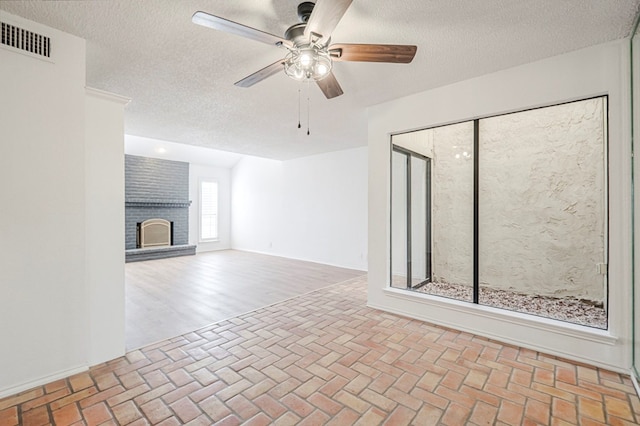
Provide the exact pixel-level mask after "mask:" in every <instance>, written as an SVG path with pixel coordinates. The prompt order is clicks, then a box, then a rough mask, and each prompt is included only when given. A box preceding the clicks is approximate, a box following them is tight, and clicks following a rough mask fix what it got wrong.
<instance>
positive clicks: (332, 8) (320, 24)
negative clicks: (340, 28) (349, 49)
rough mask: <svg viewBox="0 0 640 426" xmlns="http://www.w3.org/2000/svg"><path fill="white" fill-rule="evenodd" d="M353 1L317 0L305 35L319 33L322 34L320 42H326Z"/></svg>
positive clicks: (322, 43)
mask: <svg viewBox="0 0 640 426" xmlns="http://www.w3.org/2000/svg"><path fill="white" fill-rule="evenodd" d="M352 1H353V0H317V1H316V5H315V6H314V7H313V12H311V16H310V17H309V21H308V22H307V26H306V28H305V29H304V36H305V37H307V38H309V37H310V36H311V35H312V33H315V34H319V35H320V36H321V38H320V41H319V44H321V45H324V44H326V43H327V42H328V41H329V38H330V37H331V33H332V32H333V30H334V29H335V28H336V25H338V22H340V19H342V16H343V15H344V14H345V12H346V11H347V9H348V8H349V6H350V5H351V2H352Z"/></svg>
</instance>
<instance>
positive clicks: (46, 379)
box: [0, 365, 89, 398]
mask: <svg viewBox="0 0 640 426" xmlns="http://www.w3.org/2000/svg"><path fill="white" fill-rule="evenodd" d="M88 370H89V367H88V366H86V365H85V366H82V367H75V368H70V369H68V370H63V371H59V372H57V373H54V374H50V375H48V376H43V377H40V378H38V379H34V380H31V381H28V382H25V383H21V384H19V385H16V386H12V387H10V388H6V389H1V390H0V398H5V397H7V396H11V395H15V394H18V393H20V392H24V391H26V390H29V389H33V388H35V387H38V386H43V385H46V384H47V383H51V382H55V381H56V380H60V379H64V378H67V377H69V376H73V375H74V374H78V373H83V372H85V371H88Z"/></svg>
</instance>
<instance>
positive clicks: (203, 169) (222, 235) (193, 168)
mask: <svg viewBox="0 0 640 426" xmlns="http://www.w3.org/2000/svg"><path fill="white" fill-rule="evenodd" d="M202 179H211V180H215V181H216V182H218V234H219V238H218V241H208V242H200V241H199V238H198V236H199V235H200V232H199V212H200V196H199V182H200V180H202ZM189 199H190V200H191V207H189V244H197V248H196V251H197V252H198V253H200V252H205V251H213V250H224V249H229V248H231V169H227V168H221V167H212V166H204V165H200V164H193V163H191V164H189Z"/></svg>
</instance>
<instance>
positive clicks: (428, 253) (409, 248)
mask: <svg viewBox="0 0 640 426" xmlns="http://www.w3.org/2000/svg"><path fill="white" fill-rule="evenodd" d="M391 151H392V158H393V152H396V153H398V154H401V155H404V156H405V158H406V167H405V171H406V175H405V179H406V181H405V191H406V194H405V199H406V203H407V205H406V218H405V220H406V248H405V250H406V261H407V269H406V271H407V275H406V277H407V283H406V284H407V287H406V288H407V289H415V288H418V287H420V286H422V285H424V284H426V283H429V282H431V280H432V275H433V271H432V257H433V254H432V242H431V158H429V157H427V156H425V155H422V154H419V153H417V152H415V151H412V150H410V149H407V148H404V147H401V146H399V145H396V144H394V143H393V140H392V141H391ZM412 158H417V159H420V160H423V161H424V162H425V169H426V170H425V175H426V176H425V180H426V182H425V192H426V194H425V204H426V205H425V214H426V226H425V279H424V280H423V281H421V282H419V283H418V284H416V285H412V281H413V271H412V263H413V240H412V231H411V228H412V209H411V207H412V193H413V192H412V173H411V159H412ZM392 179H393V177H392ZM392 188H393V185H392ZM390 214H391V215H392V214H393V212H391V213H390ZM389 251H390V253H391V259H390V261H391V264H392V265H393V250H392V249H390V250H389ZM390 275H391V277H390V280H391V281H390V282H391V283H392V282H393V267H392V268H390Z"/></svg>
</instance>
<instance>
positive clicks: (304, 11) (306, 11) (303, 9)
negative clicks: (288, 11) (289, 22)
mask: <svg viewBox="0 0 640 426" xmlns="http://www.w3.org/2000/svg"><path fill="white" fill-rule="evenodd" d="M314 6H315V3H313V2H310V1H305V2H302V3H300V4H299V5H298V18H300V22H303V23H305V24H306V23H307V22H308V21H309V16H311V12H313V7H314Z"/></svg>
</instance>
